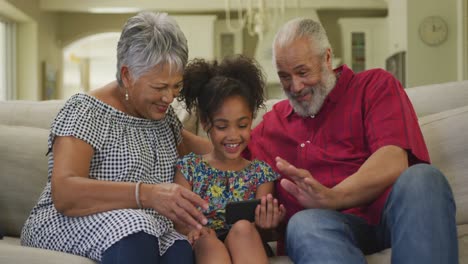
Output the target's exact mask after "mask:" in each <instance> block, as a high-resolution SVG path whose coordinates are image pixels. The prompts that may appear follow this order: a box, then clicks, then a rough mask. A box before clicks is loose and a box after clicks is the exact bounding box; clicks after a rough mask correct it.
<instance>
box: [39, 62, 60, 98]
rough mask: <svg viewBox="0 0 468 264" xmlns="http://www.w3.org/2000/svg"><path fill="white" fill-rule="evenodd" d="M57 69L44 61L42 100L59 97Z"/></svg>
mask: <svg viewBox="0 0 468 264" xmlns="http://www.w3.org/2000/svg"><path fill="white" fill-rule="evenodd" d="M57 98H58V97H57V70H56V68H55V67H54V66H53V65H52V64H51V63H48V62H46V61H44V62H42V100H53V99H57Z"/></svg>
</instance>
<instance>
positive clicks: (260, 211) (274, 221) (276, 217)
mask: <svg viewBox="0 0 468 264" xmlns="http://www.w3.org/2000/svg"><path fill="white" fill-rule="evenodd" d="M285 215H286V208H284V206H283V205H278V200H277V199H276V198H273V195H271V194H267V196H266V197H265V196H263V197H262V198H261V202H260V204H259V205H257V208H256V209H255V225H256V226H258V227H259V228H261V229H273V228H276V227H277V226H278V225H279V223H280V222H281V221H283V218H284V216H285Z"/></svg>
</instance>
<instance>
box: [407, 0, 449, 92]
mask: <svg viewBox="0 0 468 264" xmlns="http://www.w3.org/2000/svg"><path fill="white" fill-rule="evenodd" d="M406 4H407V20H408V32H407V37H408V50H407V55H408V56H407V71H406V72H407V87H412V86H419V85H425V84H432V83H442V82H449V81H456V80H457V34H456V32H457V30H458V29H457V0H444V1H440V0H407V3H406ZM431 15H438V16H441V17H443V18H444V19H445V21H446V22H447V24H448V29H449V32H448V39H447V41H445V42H444V43H442V44H441V45H440V46H436V47H431V46H427V45H426V44H424V43H423V42H422V41H421V39H420V38H419V32H418V28H419V24H420V22H421V21H422V20H423V19H424V17H426V16H431Z"/></svg>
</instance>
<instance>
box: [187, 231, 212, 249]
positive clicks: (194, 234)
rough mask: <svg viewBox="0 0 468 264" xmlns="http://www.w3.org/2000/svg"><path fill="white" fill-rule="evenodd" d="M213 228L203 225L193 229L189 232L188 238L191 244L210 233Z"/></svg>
mask: <svg viewBox="0 0 468 264" xmlns="http://www.w3.org/2000/svg"><path fill="white" fill-rule="evenodd" d="M210 232H212V230H211V229H210V228H208V227H202V229H193V230H192V231H190V232H189V233H188V234H187V240H188V241H189V242H190V244H192V245H193V243H195V241H197V239H199V238H200V237H201V236H203V235H208V234H209V233H210Z"/></svg>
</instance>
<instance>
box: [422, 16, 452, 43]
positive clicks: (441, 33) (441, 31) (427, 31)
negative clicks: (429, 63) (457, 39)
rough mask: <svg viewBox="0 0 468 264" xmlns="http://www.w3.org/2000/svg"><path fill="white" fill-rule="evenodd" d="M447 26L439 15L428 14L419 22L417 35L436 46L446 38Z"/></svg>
mask: <svg viewBox="0 0 468 264" xmlns="http://www.w3.org/2000/svg"><path fill="white" fill-rule="evenodd" d="M447 35H448V26H447V23H446V22H445V20H444V19H443V18H442V17H439V16H428V17H426V18H424V19H423V21H422V22H421V24H419V37H420V38H421V40H422V41H423V42H424V43H426V44H427V45H430V46H437V45H440V44H442V43H443V42H444V41H445V40H447Z"/></svg>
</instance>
